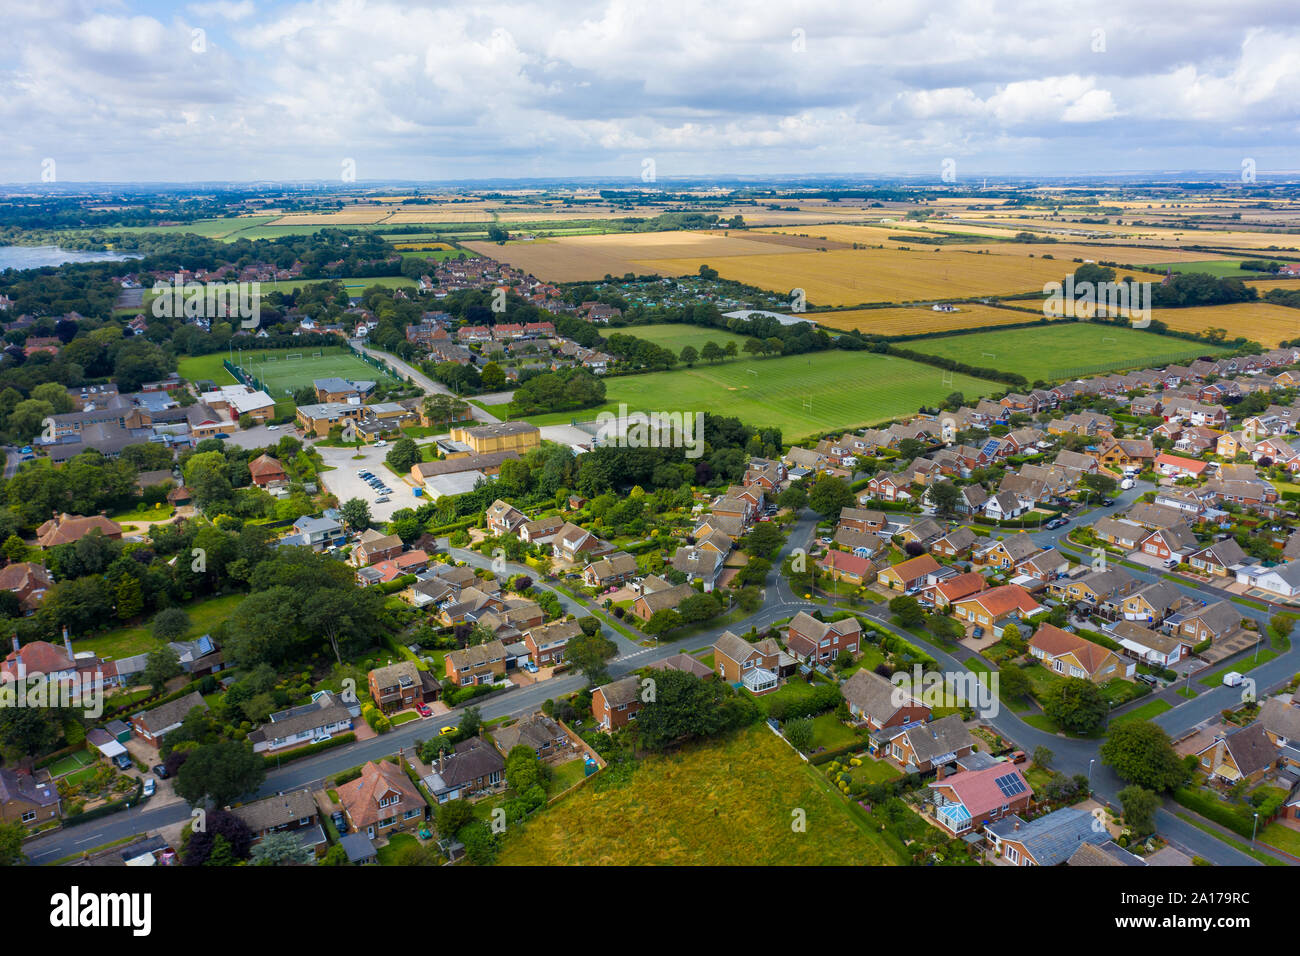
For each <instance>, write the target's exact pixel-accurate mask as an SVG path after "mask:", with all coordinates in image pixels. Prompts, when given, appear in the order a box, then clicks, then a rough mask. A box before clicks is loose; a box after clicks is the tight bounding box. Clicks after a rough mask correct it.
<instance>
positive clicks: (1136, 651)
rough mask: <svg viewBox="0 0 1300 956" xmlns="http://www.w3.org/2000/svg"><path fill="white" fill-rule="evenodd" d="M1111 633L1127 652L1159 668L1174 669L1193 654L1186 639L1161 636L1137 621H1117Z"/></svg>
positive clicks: (1112, 626) (1190, 645)
mask: <svg viewBox="0 0 1300 956" xmlns="http://www.w3.org/2000/svg"><path fill="white" fill-rule="evenodd" d="M1110 632H1111V634H1113V635H1114V636H1115V640H1116V642H1118V643H1119V645H1120V646H1121V647H1123V648H1124V650H1125V651H1126V652H1128V653H1129V654H1131V655H1133V656H1134V657H1136V658H1137V659H1138V660H1140V661H1142V662H1143V663H1145V664H1155V665H1156V666H1157V667H1172V666H1173V665H1174V664H1177V663H1178V662H1179V661H1181V660H1182V659H1183V658H1185V657H1187V656H1189V655H1190V654H1191V652H1192V644H1191V642H1190V641H1189V640H1187V639H1186V638H1183V637H1175V636H1173V635H1170V634H1161V633H1160V632H1159V631H1153V630H1151V629H1150V628H1147V627H1143V626H1142V625H1141V624H1138V623H1137V622H1136V621H1116V622H1115V623H1114V624H1113V625H1111V627H1110Z"/></svg>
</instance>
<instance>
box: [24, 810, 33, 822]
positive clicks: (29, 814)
mask: <svg viewBox="0 0 1300 956" xmlns="http://www.w3.org/2000/svg"><path fill="white" fill-rule="evenodd" d="M35 819H36V811H35V810H25V811H24V812H23V823H31V822H32V821H33V820H35Z"/></svg>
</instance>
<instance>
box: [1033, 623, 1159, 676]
mask: <svg viewBox="0 0 1300 956" xmlns="http://www.w3.org/2000/svg"><path fill="white" fill-rule="evenodd" d="M1029 654H1030V656H1031V657H1035V658H1037V659H1038V660H1040V661H1042V662H1043V666H1044V667H1046V668H1047V669H1048V670H1050V671H1052V672H1054V673H1057V674H1062V675H1064V676H1066V677H1081V678H1084V679H1086V680H1090V681H1092V682H1093V683H1094V684H1102V683H1105V682H1106V681H1108V680H1111V679H1112V678H1115V677H1131V676H1132V675H1133V670H1134V665H1133V664H1132V663H1131V662H1125V661H1124V660H1123V659H1122V658H1121V657H1120V656H1119V655H1118V654H1116V653H1115V652H1114V651H1112V650H1111V649H1110V648H1108V647H1102V646H1101V645H1100V644H1094V643H1093V642H1092V641H1089V640H1085V639H1084V638H1082V637H1080V636H1079V635H1078V634H1071V633H1070V632H1069V631H1063V630H1061V629H1060V628H1059V627H1056V626H1055V625H1053V624H1044V625H1042V626H1041V627H1039V628H1038V630H1037V631H1035V632H1034V636H1033V637H1032V638H1031V639H1030V641H1029Z"/></svg>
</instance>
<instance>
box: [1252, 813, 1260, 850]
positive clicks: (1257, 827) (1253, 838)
mask: <svg viewBox="0 0 1300 956" xmlns="http://www.w3.org/2000/svg"><path fill="white" fill-rule="evenodd" d="M1258 829H1259V814H1258V813H1257V814H1255V823H1254V825H1253V826H1252V827H1251V828H1250V842H1251V844H1252V845H1254V843H1255V831H1257V830H1258Z"/></svg>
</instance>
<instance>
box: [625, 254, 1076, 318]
mask: <svg viewBox="0 0 1300 956" xmlns="http://www.w3.org/2000/svg"><path fill="white" fill-rule="evenodd" d="M959 249H960V247H950V248H943V247H924V248H920V249H916V250H913V251H907V252H905V251H903V250H900V249H844V250H835V251H832V252H792V253H786V254H783V255H767V256H728V257H725V258H716V257H715V258H713V259H710V258H709V257H693V258H677V259H655V260H643V261H640V262H639V263H638V267H637V270H636V271H642V272H644V271H646V270H648V269H652V270H655V271H658V272H659V273H660V274H667V275H686V274H694V273H696V272H698V271H699V268H700V266H701V265H705V264H707V265H709V266H711V267H712V268H714V269H717V270H718V272H719V273H720V274H721V275H722V276H723V278H726V279H734V280H736V281H737V282H743V283H745V284H746V285H752V286H756V287H758V288H761V289H769V290H771V291H773V292H778V293H786V292H789V291H790V290H792V289H803V290H804V291H805V293H806V294H807V297H808V301H809V303H811V304H814V305H829V306H839V305H859V304H863V303H871V302H899V303H902V302H932V301H935V300H942V299H962V298H969V297H971V296H999V295H1011V294H1014V293H1020V292H1038V291H1041V290H1042V288H1043V284H1044V283H1046V282H1053V281H1055V282H1060V281H1061V280H1062V279H1064V277H1065V275H1066V273H1068V272H1073V271H1074V269H1073V263H1065V262H1057V261H1053V260H1050V259H1029V258H1023V259H1019V258H1013V257H1011V256H993V255H979V254H976V253H971V252H964V251H959Z"/></svg>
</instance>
